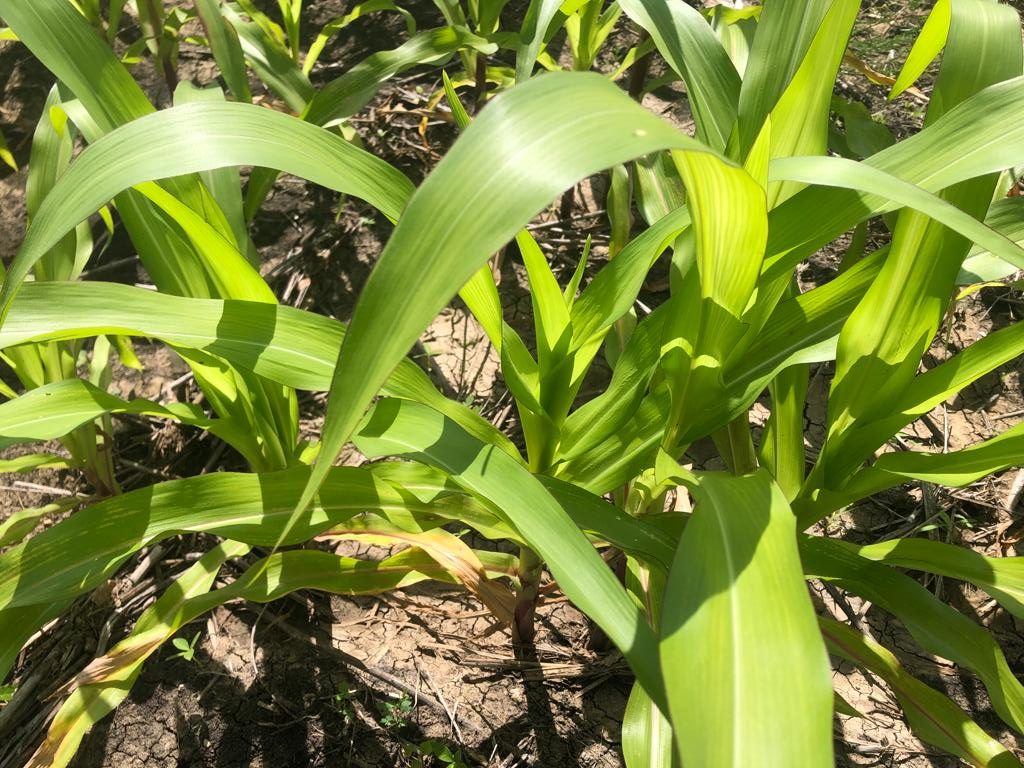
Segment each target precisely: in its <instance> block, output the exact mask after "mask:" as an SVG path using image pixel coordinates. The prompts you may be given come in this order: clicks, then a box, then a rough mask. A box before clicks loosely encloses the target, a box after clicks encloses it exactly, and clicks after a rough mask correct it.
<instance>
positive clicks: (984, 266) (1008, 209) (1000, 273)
mask: <svg viewBox="0 0 1024 768" xmlns="http://www.w3.org/2000/svg"><path fill="white" fill-rule="evenodd" d="M985 222H986V223H987V224H988V225H989V226H990V227H992V228H993V229H995V230H997V231H999V232H1002V233H1003V234H1004V235H1006V236H1007V237H1008V238H1009V239H1010V240H1013V242H1015V243H1017V244H1018V245H1021V244H1022V243H1024V197H1007V198H1004V199H1002V200H996V201H995V202H994V203H993V204H992V207H990V208H989V209H988V215H987V216H986V217H985ZM1019 269H1020V267H1018V266H1017V265H1015V264H1011V263H1009V262H1006V261H1003V260H1002V259H1000V258H998V257H997V256H994V255H993V254H992V252H991V251H988V250H986V249H985V248H983V247H981V246H980V245H976V246H974V247H973V248H972V249H971V251H970V253H968V254H967V258H966V259H964V263H963V265H962V266H961V267H960V274H959V276H958V277H957V279H956V282H957V284H958V285H967V284H969V283H988V282H993V281H996V280H1002V279H1003V278H1005V277H1009V276H1010V275H1012V274H1014V273H1015V272H1017V271H1018V270H1019Z"/></svg>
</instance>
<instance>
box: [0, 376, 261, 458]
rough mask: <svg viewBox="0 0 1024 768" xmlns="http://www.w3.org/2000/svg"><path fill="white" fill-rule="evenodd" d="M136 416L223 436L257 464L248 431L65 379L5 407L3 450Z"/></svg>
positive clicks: (183, 407) (1, 411) (175, 406)
mask: <svg viewBox="0 0 1024 768" xmlns="http://www.w3.org/2000/svg"><path fill="white" fill-rule="evenodd" d="M115 413H117V414H121V413H127V414H134V415H139V416H156V417H159V418H165V419H172V420H174V421H177V422H179V423H181V424H187V425H189V426H194V427H199V428H200V429H205V430H207V431H209V432H212V433H213V434H215V435H217V436H218V437H220V438H221V439H222V440H224V441H225V442H226V443H228V444H230V445H231V446H232V447H233V448H234V449H235V450H237V451H238V452H239V453H241V454H242V455H243V456H245V458H246V459H247V460H248V461H249V462H250V463H255V462H258V457H259V456H260V447H259V445H258V444H257V443H256V440H255V437H254V436H253V434H252V432H251V430H250V429H248V426H247V425H245V424H235V423H232V422H230V421H228V420H225V419H210V418H208V417H207V416H206V415H205V414H204V413H203V411H202V409H201V408H199V407H197V406H194V405H191V404H188V403H169V404H167V405H166V406H163V405H160V404H159V403H154V402H152V401H149V400H142V399H139V400H132V401H130V402H128V401H125V400H122V399H121V398H119V397H116V396H115V395H112V394H110V393H108V392H106V391H105V390H102V389H100V388H98V387H95V386H93V385H92V384H90V383H89V382H87V381H84V380H82V379H65V380H63V381H56V382H53V383H51V384H47V385H44V386H42V387H38V388H36V389H32V390H30V391H28V392H26V393H25V394H24V395H22V396H21V397H17V398H15V399H13V400H9V401H7V402H6V403H3V404H0V448H5V447H7V446H10V445H17V444H19V443H30V442H45V441H47V440H55V439H59V438H62V437H64V436H65V435H68V434H69V433H70V432H72V430H74V429H76V428H78V427H80V426H83V425H85V424H89V423H91V422H92V421H94V420H95V419H98V418H100V417H102V416H106V415H107V414H115Z"/></svg>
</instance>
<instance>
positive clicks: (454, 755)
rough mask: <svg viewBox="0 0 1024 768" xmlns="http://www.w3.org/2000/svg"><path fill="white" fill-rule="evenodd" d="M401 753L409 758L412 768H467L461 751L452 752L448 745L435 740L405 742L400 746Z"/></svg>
mask: <svg viewBox="0 0 1024 768" xmlns="http://www.w3.org/2000/svg"><path fill="white" fill-rule="evenodd" d="M402 752H403V753H404V754H405V756H406V757H407V758H409V764H410V765H411V766H412V768H428V767H429V766H436V767H437V768H469V766H468V764H467V763H466V759H465V758H464V757H463V755H462V750H454V751H453V750H452V748H451V746H450V745H448V744H445V743H444V742H443V741H439V740H437V739H427V740H426V741H421V742H420V743H419V744H413V743H412V742H406V743H405V744H404V745H403V746H402ZM428 758H433V759H432V760H431V759H428Z"/></svg>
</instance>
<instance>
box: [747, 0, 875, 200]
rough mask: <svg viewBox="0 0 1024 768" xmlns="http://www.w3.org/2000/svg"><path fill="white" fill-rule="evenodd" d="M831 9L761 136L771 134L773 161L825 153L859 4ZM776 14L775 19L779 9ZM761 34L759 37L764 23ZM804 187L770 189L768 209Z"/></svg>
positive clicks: (853, 0)
mask: <svg viewBox="0 0 1024 768" xmlns="http://www.w3.org/2000/svg"><path fill="white" fill-rule="evenodd" d="M831 5H832V7H831V8H830V9H829V11H828V13H826V14H825V17H824V19H823V21H822V23H821V26H820V28H819V29H818V31H817V33H816V34H815V35H814V38H813V40H812V42H811V45H810V47H809V48H808V50H807V54H806V55H805V56H804V57H803V61H802V62H801V63H800V65H799V68H798V69H797V70H796V72H795V74H794V75H793V79H792V80H791V81H790V83H789V85H788V86H786V88H785V90H784V91H783V92H782V94H781V96H780V97H779V99H778V101H777V102H776V104H775V105H774V106H773V107H772V109H771V113H770V116H769V118H770V119H769V120H767V121H766V122H765V125H764V127H763V128H762V129H760V131H761V133H765V132H767V134H768V135H767V140H768V144H769V147H768V157H769V158H770V159H777V158H780V157H793V156H799V155H824V154H826V151H827V145H828V138H827V132H826V130H825V126H826V125H828V119H829V107H830V105H831V102H832V93H833V90H834V87H835V82H836V77H837V75H838V73H839V65H840V62H841V61H842V58H843V52H844V51H845V50H846V42H847V40H848V39H849V36H850V31H851V30H852V28H853V23H854V20H855V19H856V16H857V11H858V10H859V9H860V0H837V1H836V2H832V4H831ZM772 13H773V15H774V13H776V11H772ZM757 34H758V35H760V34H761V27H760V24H759V25H758V33H757ZM755 39H756V38H755ZM755 45H756V43H755ZM766 52H767V53H771V49H768V50H767V51H761V54H760V55H762V56H763V55H765V53H766ZM773 55H774V54H773ZM772 66H773V67H777V66H779V63H778V62H777V61H773V62H772ZM744 87H746V85H745V86H744ZM741 130H742V129H741ZM759 138H760V137H759ZM751 156H753V153H751ZM748 160H749V158H748ZM800 186H801V185H799V184H793V183H782V184H772V185H770V186H769V187H768V208H769V210H771V209H772V208H774V207H775V206H776V205H778V204H779V203H780V202H781V201H783V200H786V199H788V198H789V197H792V195H794V194H795V193H796V192H798V191H799V189H800Z"/></svg>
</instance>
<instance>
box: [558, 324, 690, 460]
mask: <svg viewBox="0 0 1024 768" xmlns="http://www.w3.org/2000/svg"><path fill="white" fill-rule="evenodd" d="M669 310H670V307H667V306H665V305H662V306H661V307H658V309H656V310H654V312H653V313H652V314H651V315H649V316H648V317H646V318H644V319H643V320H642V321H641V322H640V323H639V324H638V325H637V327H636V328H635V329H634V330H633V333H631V334H630V336H629V341H627V342H626V348H625V350H623V353H622V355H621V356H620V357H619V361H618V363H617V364H616V366H615V370H614V371H613V372H612V380H611V382H609V384H608V387H607V389H605V391H604V392H602V393H601V394H600V395H598V396H597V397H595V398H593V399H592V400H589V401H587V402H586V403H584V404H583V405H581V406H580V407H579V408H577V409H576V410H575V411H573V412H572V414H570V416H569V418H567V419H566V421H565V425H564V427H563V429H562V435H561V442H560V445H559V458H560V459H562V460H563V461H567V460H571V459H573V458H576V457H578V456H582V455H583V454H585V453H587V452H588V451H590V450H593V449H594V448H597V447H598V446H599V445H600V444H601V443H602V442H604V441H605V440H606V439H607V438H609V437H610V436H611V435H613V434H615V433H616V432H618V431H619V430H620V429H621V428H622V427H623V426H624V425H625V424H626V422H627V421H629V419H630V417H631V416H632V415H633V413H634V412H635V411H636V409H637V408H639V407H640V402H641V401H642V399H643V397H644V396H645V395H646V393H647V385H648V383H649V382H650V380H651V377H652V376H653V375H654V373H655V370H656V366H657V364H658V360H659V358H660V354H661V340H662V337H663V335H664V330H665V323H666V321H667V316H668V312H669Z"/></svg>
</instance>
